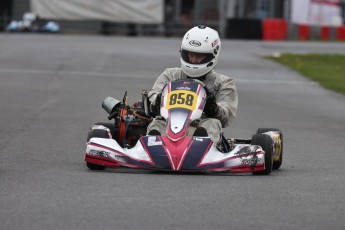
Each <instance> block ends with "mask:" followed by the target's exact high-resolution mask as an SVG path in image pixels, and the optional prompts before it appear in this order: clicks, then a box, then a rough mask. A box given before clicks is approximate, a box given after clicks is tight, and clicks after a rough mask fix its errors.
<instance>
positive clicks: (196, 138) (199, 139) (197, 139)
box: [193, 137, 204, 141]
mask: <svg viewBox="0 0 345 230" xmlns="http://www.w3.org/2000/svg"><path fill="white" fill-rule="evenodd" d="M193 139H194V140H196V141H204V139H203V138H199V137H194V138H193Z"/></svg>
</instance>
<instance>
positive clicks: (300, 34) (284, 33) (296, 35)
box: [262, 18, 345, 41]
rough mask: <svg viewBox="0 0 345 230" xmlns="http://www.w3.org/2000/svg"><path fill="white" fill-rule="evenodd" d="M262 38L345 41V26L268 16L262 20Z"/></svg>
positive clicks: (272, 39) (273, 39)
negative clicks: (309, 23)
mask: <svg viewBox="0 0 345 230" xmlns="http://www.w3.org/2000/svg"><path fill="white" fill-rule="evenodd" d="M262 39H263V40H270V41H282V40H300V41H308V40H322V41H345V26H338V27H332V26H311V25H307V24H299V25H298V24H291V23H288V21H287V20H285V19H276V18H267V19H264V20H262Z"/></svg>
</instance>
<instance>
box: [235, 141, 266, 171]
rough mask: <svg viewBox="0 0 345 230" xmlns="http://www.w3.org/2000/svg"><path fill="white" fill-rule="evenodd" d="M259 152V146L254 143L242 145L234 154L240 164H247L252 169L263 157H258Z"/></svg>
mask: <svg viewBox="0 0 345 230" xmlns="http://www.w3.org/2000/svg"><path fill="white" fill-rule="evenodd" d="M258 153H261V151H260V147H259V146H256V145H254V146H253V145H250V146H244V147H243V148H241V149H240V150H239V151H238V152H236V153H235V155H236V156H238V157H239V158H240V161H241V164H242V165H249V166H250V168H251V169H254V168H255V167H256V165H257V164H262V163H264V162H263V158H262V157H260V158H259V157H258V156H257V154H258Z"/></svg>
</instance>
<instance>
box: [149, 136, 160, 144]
mask: <svg viewBox="0 0 345 230" xmlns="http://www.w3.org/2000/svg"><path fill="white" fill-rule="evenodd" d="M155 145H162V141H161V140H159V138H158V137H157V136H150V137H148V139H147V146H155Z"/></svg>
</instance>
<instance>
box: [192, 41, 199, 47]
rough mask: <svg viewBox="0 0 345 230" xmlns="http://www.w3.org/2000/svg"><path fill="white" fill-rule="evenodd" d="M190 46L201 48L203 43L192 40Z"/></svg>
mask: <svg viewBox="0 0 345 230" xmlns="http://www.w3.org/2000/svg"><path fill="white" fill-rule="evenodd" d="M189 45H191V46H195V47H199V46H201V42H199V41H197V40H192V41H190V42H189Z"/></svg>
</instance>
